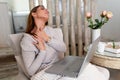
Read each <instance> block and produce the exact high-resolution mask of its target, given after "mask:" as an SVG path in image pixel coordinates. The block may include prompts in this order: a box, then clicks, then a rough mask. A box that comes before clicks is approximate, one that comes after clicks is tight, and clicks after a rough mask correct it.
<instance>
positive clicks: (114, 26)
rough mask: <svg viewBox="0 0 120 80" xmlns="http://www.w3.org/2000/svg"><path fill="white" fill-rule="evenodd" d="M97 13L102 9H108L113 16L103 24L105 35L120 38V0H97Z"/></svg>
mask: <svg viewBox="0 0 120 80" xmlns="http://www.w3.org/2000/svg"><path fill="white" fill-rule="evenodd" d="M96 3H97V4H96V12H97V13H96V15H99V14H100V13H101V11H103V10H108V11H111V12H112V13H113V17H112V19H111V20H110V21H108V23H106V24H105V25H104V26H103V32H102V33H103V34H104V35H103V36H104V37H106V38H111V39H118V38H120V9H119V8H120V0H96Z"/></svg>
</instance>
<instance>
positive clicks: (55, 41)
mask: <svg viewBox="0 0 120 80" xmlns="http://www.w3.org/2000/svg"><path fill="white" fill-rule="evenodd" d="M52 34H53V36H52V37H51V40H50V41H49V42H48V45H49V46H51V47H52V48H54V49H55V50H56V51H58V52H61V53H64V52H65V51H66V45H65V43H64V41H63V34H62V30H61V29H60V28H55V29H53V30H52Z"/></svg>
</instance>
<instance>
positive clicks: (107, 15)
mask: <svg viewBox="0 0 120 80" xmlns="http://www.w3.org/2000/svg"><path fill="white" fill-rule="evenodd" d="M112 16H113V14H112V12H110V11H102V13H101V14H100V17H101V19H100V20H99V19H94V20H93V19H92V14H91V13H90V12H87V13H86V18H87V21H88V23H89V24H88V27H90V28H91V29H101V27H102V26H103V25H104V24H105V23H107V22H108V21H109V19H111V18H112Z"/></svg>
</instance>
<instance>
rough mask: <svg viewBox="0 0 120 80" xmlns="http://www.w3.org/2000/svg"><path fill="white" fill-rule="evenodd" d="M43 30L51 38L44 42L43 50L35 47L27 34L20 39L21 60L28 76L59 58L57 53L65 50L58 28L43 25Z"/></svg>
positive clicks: (59, 53) (61, 53)
mask: <svg viewBox="0 0 120 80" xmlns="http://www.w3.org/2000/svg"><path fill="white" fill-rule="evenodd" d="M44 31H45V32H46V33H47V34H48V35H49V36H50V37H51V40H50V41H49V42H48V43H45V46H46V50H44V51H41V50H38V49H37V48H36V47H35V45H34V44H33V42H35V40H34V39H33V38H32V36H31V35H29V34H24V36H23V38H22V40H21V44H20V46H21V49H22V57H23V62H24V64H25V68H26V70H27V72H28V74H29V75H30V76H32V75H34V74H35V73H37V72H38V71H40V70H42V69H44V68H46V67H47V66H49V65H50V64H52V63H54V62H56V61H57V60H59V55H64V52H65V51H66V46H65V43H64V42H63V34H62V30H61V29H60V28H57V29H56V28H51V27H45V29H44Z"/></svg>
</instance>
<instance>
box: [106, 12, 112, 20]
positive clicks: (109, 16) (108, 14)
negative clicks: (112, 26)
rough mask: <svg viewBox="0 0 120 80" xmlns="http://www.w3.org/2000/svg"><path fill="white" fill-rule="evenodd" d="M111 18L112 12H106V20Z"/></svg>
mask: <svg viewBox="0 0 120 80" xmlns="http://www.w3.org/2000/svg"><path fill="white" fill-rule="evenodd" d="M112 16H113V14H112V12H110V11H108V12H107V14H106V17H107V18H108V19H110V18H112Z"/></svg>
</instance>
